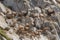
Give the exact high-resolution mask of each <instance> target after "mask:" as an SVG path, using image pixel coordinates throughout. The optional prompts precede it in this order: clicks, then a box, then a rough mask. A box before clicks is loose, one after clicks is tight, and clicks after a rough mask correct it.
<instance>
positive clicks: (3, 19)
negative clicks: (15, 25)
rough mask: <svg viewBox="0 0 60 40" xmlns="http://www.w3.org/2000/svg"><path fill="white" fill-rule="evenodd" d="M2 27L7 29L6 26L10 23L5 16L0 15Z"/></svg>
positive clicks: (0, 25)
mask: <svg viewBox="0 0 60 40" xmlns="http://www.w3.org/2000/svg"><path fill="white" fill-rule="evenodd" d="M0 27H1V28H3V29H5V28H6V27H9V26H8V24H7V23H6V21H5V18H4V17H3V16H1V15H0Z"/></svg>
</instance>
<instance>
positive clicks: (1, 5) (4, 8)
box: [0, 2, 7, 13]
mask: <svg viewBox="0 0 60 40" xmlns="http://www.w3.org/2000/svg"><path fill="white" fill-rule="evenodd" d="M0 9H1V11H2V12H4V13H7V10H6V7H5V6H4V5H3V4H2V3H1V2H0Z"/></svg>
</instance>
